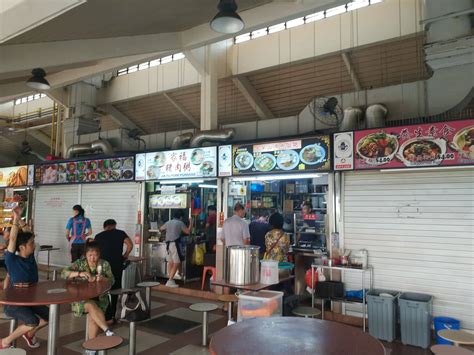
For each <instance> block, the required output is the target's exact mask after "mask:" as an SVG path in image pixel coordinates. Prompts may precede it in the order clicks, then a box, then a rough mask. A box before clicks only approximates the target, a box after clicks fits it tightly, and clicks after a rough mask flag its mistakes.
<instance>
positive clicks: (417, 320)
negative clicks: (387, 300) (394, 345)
mask: <svg viewBox="0 0 474 355" xmlns="http://www.w3.org/2000/svg"><path fill="white" fill-rule="evenodd" d="M398 305H399V308H400V330H401V335H402V343H403V344H404V345H407V344H408V345H414V346H419V347H422V348H424V349H426V348H427V347H429V346H430V344H431V315H432V308H433V297H432V296H431V295H426V294H422V293H411V292H406V293H402V294H401V296H400V297H399V299H398Z"/></svg>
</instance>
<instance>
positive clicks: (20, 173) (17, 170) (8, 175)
mask: <svg viewBox="0 0 474 355" xmlns="http://www.w3.org/2000/svg"><path fill="white" fill-rule="evenodd" d="M27 185H28V166H27V165H22V166H12V167H8V168H0V187H21V186H27Z"/></svg>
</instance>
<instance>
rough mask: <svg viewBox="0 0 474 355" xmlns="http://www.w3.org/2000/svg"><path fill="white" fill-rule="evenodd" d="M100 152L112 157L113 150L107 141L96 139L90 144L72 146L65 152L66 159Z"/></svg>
mask: <svg viewBox="0 0 474 355" xmlns="http://www.w3.org/2000/svg"><path fill="white" fill-rule="evenodd" d="M98 150H101V151H102V152H103V153H104V154H105V155H113V154H114V149H113V148H112V145H111V144H110V143H109V141H106V140H105V139H98V140H95V141H92V142H90V143H84V144H73V145H71V146H70V147H69V148H68V149H67V151H66V158H67V159H69V158H72V157H74V156H75V155H77V154H83V153H94V152H96V151H98Z"/></svg>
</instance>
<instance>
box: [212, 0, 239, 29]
mask: <svg viewBox="0 0 474 355" xmlns="http://www.w3.org/2000/svg"><path fill="white" fill-rule="evenodd" d="M217 9H218V10H219V12H218V13H217V15H216V16H214V18H213V19H212V21H211V28H212V29H213V30H214V31H216V32H219V33H226V34H232V33H237V32H239V31H241V30H242V29H243V28H244V26H245V24H244V21H243V20H242V18H241V17H240V16H239V15H238V14H237V12H236V11H237V4H236V3H235V0H220V1H219V5H217Z"/></svg>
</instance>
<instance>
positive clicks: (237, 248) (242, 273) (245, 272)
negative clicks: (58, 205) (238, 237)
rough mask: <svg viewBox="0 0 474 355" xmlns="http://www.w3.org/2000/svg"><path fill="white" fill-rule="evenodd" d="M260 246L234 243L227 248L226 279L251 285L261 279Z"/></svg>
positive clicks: (236, 283) (239, 283)
mask: <svg viewBox="0 0 474 355" xmlns="http://www.w3.org/2000/svg"><path fill="white" fill-rule="evenodd" d="M259 250H260V248H259V247H258V246H255V245H232V246H229V247H227V248H226V254H227V255H226V270H225V275H226V281H227V282H228V283H231V284H234V285H239V286H241V285H250V284H255V283H258V282H259V281H260V262H259Z"/></svg>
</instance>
